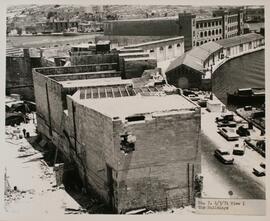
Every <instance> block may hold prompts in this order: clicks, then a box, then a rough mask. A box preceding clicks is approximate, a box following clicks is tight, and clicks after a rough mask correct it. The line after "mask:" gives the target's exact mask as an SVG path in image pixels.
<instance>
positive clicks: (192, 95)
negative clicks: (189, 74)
mask: <svg viewBox="0 0 270 221" xmlns="http://www.w3.org/2000/svg"><path fill="white" fill-rule="evenodd" d="M188 98H189V99H190V100H192V101H198V100H200V98H199V97H198V95H195V94H190V95H188Z"/></svg>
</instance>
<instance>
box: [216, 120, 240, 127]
mask: <svg viewBox="0 0 270 221" xmlns="http://www.w3.org/2000/svg"><path fill="white" fill-rule="evenodd" d="M217 126H218V127H236V126H237V124H236V123H235V122H234V121H227V120H223V121H218V122H217Z"/></svg>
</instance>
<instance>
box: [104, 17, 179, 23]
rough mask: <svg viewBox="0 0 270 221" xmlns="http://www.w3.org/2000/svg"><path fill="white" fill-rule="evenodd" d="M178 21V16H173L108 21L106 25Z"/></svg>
mask: <svg viewBox="0 0 270 221" xmlns="http://www.w3.org/2000/svg"><path fill="white" fill-rule="evenodd" d="M177 19H178V16H171V17H156V18H136V19H123V20H113V21H106V22H105V23H117V22H129V21H155V20H157V21H158V20H177Z"/></svg>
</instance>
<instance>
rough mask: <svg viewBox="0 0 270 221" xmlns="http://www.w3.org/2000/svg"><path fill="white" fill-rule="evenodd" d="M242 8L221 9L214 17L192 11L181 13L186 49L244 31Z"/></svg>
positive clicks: (180, 24) (181, 27)
mask: <svg viewBox="0 0 270 221" xmlns="http://www.w3.org/2000/svg"><path fill="white" fill-rule="evenodd" d="M243 28H244V21H243V10H242V9H230V10H227V9H219V10H216V11H213V16H212V17H207V18H201V17H196V15H193V14H191V13H180V14H179V29H180V32H179V34H180V35H183V36H184V39H185V49H186V50H188V49H191V48H192V47H195V46H199V45H202V44H204V43H206V42H209V41H217V40H220V39H225V38H231V37H234V36H237V35H241V34H243V33H244V30H243Z"/></svg>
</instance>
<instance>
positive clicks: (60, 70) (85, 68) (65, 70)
mask: <svg viewBox="0 0 270 221" xmlns="http://www.w3.org/2000/svg"><path fill="white" fill-rule="evenodd" d="M117 66H118V65H117V63H103V64H91V65H78V66H70V67H50V68H47V67H46V68H35V69H34V70H35V72H39V73H41V74H43V75H57V74H72V73H84V72H95V71H107V70H116V69H117Z"/></svg>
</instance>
